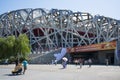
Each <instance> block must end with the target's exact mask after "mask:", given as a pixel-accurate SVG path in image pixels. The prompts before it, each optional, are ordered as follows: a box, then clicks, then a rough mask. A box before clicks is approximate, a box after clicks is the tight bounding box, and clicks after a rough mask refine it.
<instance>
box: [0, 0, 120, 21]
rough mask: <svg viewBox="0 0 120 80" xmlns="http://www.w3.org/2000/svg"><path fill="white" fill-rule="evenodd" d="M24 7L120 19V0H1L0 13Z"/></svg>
mask: <svg viewBox="0 0 120 80" xmlns="http://www.w3.org/2000/svg"><path fill="white" fill-rule="evenodd" d="M23 8H33V9H34V8H46V9H52V8H55V9H69V10H72V11H74V12H77V11H79V12H88V13H90V14H92V15H97V14H99V15H103V16H106V17H111V18H115V19H118V20H120V9H119V8H120V0H0V14H2V13H5V12H8V11H12V10H17V9H23Z"/></svg>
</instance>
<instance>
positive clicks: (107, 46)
mask: <svg viewBox="0 0 120 80" xmlns="http://www.w3.org/2000/svg"><path fill="white" fill-rule="evenodd" d="M112 49H116V41H111V42H103V43H99V44H91V45H86V46H76V47H73V48H67V51H68V53H74V52H90V51H101V50H112Z"/></svg>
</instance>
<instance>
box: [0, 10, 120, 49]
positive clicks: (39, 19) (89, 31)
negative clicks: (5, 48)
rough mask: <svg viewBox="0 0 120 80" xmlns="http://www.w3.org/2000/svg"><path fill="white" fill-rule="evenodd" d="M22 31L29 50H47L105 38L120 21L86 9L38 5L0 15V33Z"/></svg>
mask: <svg viewBox="0 0 120 80" xmlns="http://www.w3.org/2000/svg"><path fill="white" fill-rule="evenodd" d="M21 33H25V34H27V35H28V37H29V39H30V44H31V46H32V50H33V51H34V50H36V49H37V50H40V51H43V50H50V49H55V48H59V47H74V46H82V45H90V44H96V43H101V42H109V41H110V40H111V39H116V38H117V37H118V35H119V34H120V21H119V20H115V19H112V18H108V17H104V16H99V15H95V16H92V15H91V14H89V13H83V12H72V11H70V10H58V9H51V10H46V9H42V8H37V9H20V10H15V11H11V12H8V13H4V14H2V15H0V37H6V36H9V35H15V36H16V37H17V36H18V35H19V34H21Z"/></svg>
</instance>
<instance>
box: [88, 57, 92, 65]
mask: <svg viewBox="0 0 120 80" xmlns="http://www.w3.org/2000/svg"><path fill="white" fill-rule="evenodd" d="M88 64H89V67H91V65H92V60H91V59H90V58H89V59H88Z"/></svg>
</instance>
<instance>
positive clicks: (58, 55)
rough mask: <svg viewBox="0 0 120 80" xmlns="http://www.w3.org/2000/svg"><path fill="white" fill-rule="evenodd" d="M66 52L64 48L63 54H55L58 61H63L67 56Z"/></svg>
mask: <svg viewBox="0 0 120 80" xmlns="http://www.w3.org/2000/svg"><path fill="white" fill-rule="evenodd" d="M66 52H67V51H66V48H62V50H61V53H57V54H54V57H55V58H56V61H59V60H61V59H62V58H63V57H64V56H65V54H66Z"/></svg>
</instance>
